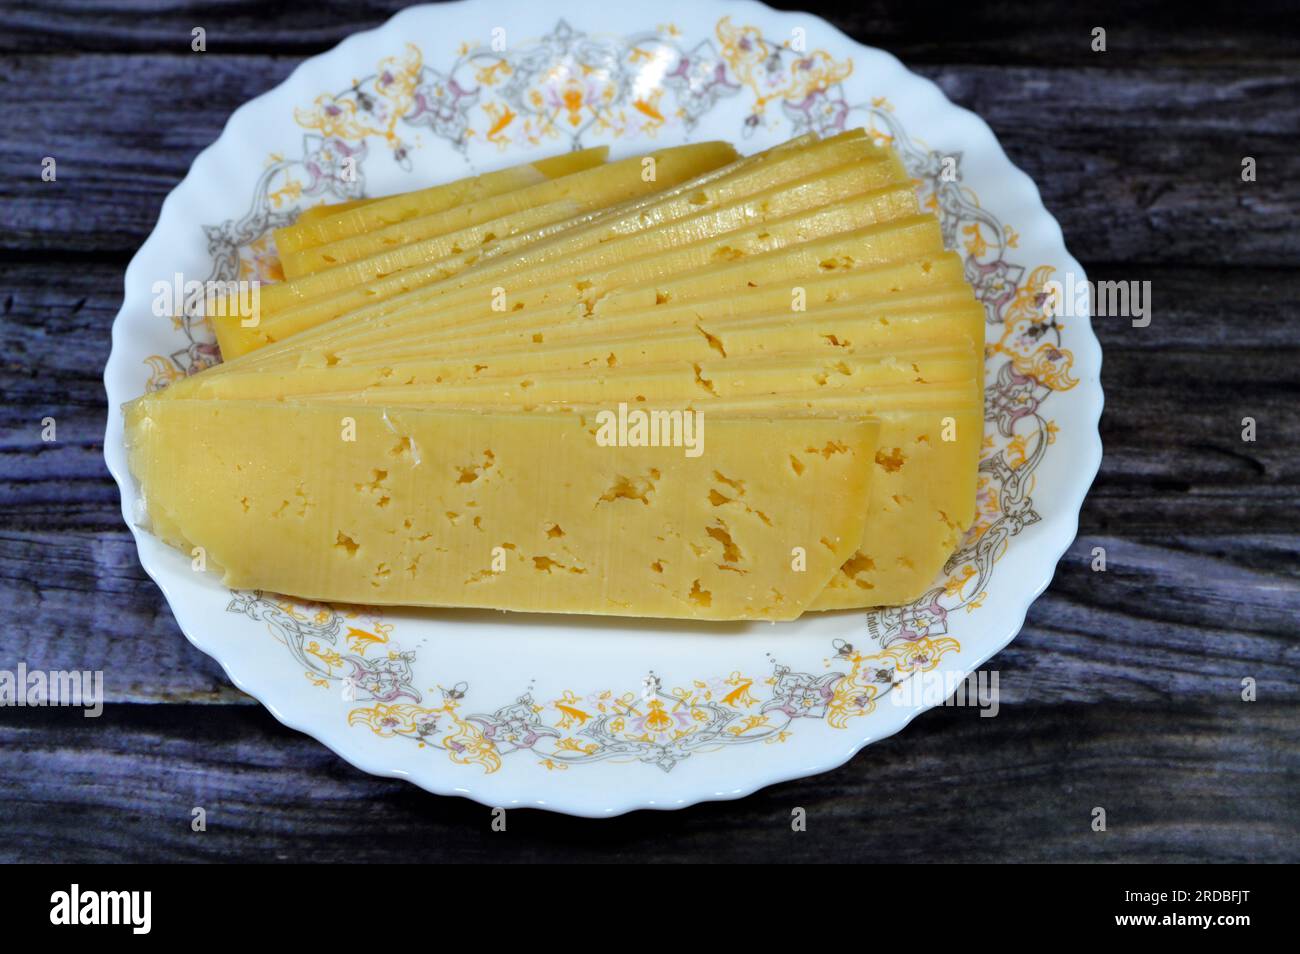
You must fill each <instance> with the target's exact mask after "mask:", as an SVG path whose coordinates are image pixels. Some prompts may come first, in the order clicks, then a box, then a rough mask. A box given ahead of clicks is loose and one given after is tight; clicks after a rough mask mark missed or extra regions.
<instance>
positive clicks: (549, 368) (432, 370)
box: [191, 287, 984, 399]
mask: <svg viewBox="0 0 1300 954" xmlns="http://www.w3.org/2000/svg"><path fill="white" fill-rule="evenodd" d="M983 335H984V309H983V307H982V306H981V305H979V304H978V303H977V302H976V301H975V300H974V299H973V298H972V297H971V294H970V290H969V289H968V288H965V287H963V288H961V289H960V290H957V291H953V292H948V293H946V294H938V295H922V296H915V297H909V298H898V299H894V300H892V301H890V302H888V303H876V304H873V305H869V306H866V305H849V306H840V307H838V308H827V309H824V310H822V311H819V312H817V313H816V314H814V315H791V314H789V313H788V312H785V313H779V314H777V315H775V316H773V315H767V316H761V317H758V318H745V319H728V318H721V319H718V320H716V321H714V320H704V319H702V320H700V321H698V322H696V323H695V324H694V325H693V326H691V327H688V328H679V327H672V328H667V329H663V330H661V331H658V332H652V333H649V334H646V333H644V332H635V331H634V332H630V333H627V334H625V335H621V336H617V335H610V336H599V337H596V338H595V339H593V340H592V341H591V343H590V344H572V343H561V344H559V345H554V346H552V347H549V348H544V349H537V348H534V349H523V350H520V349H515V350H513V351H505V352H501V353H490V352H487V351H483V352H480V353H479V354H478V355H477V356H476V357H469V356H457V355H451V356H448V357H446V358H439V357H437V356H431V357H416V358H412V357H409V356H405V355H403V356H401V357H398V358H397V359H396V360H389V361H375V362H372V363H366V364H359V363H351V364H346V365H336V366H334V367H326V368H300V369H294V370H286V371H276V370H265V369H264V370H257V369H254V370H252V371H247V372H242V373H237V374H225V375H217V376H204V375H200V376H198V377H196V378H195V379H194V382H193V385H192V389H191V396H195V397H202V398H218V397H225V398H266V399H279V398H283V397H285V396H287V395H292V394H311V393H321V392H326V391H331V390H333V391H356V390H362V389H366V388H387V387H390V386H393V385H399V384H401V385H415V384H424V385H434V384H437V385H451V384H464V383H468V382H471V381H479V380H482V379H486V378H499V377H501V376H503V375H511V376H520V375H528V376H544V375H547V374H550V373H556V372H563V371H581V370H585V369H597V370H602V371H603V370H606V369H611V368H619V369H627V368H634V367H641V366H645V365H656V364H661V365H666V364H669V363H671V362H674V361H676V362H716V361H719V360H723V359H727V360H732V359H739V358H744V357H755V356H761V355H772V356H775V355H782V356H785V355H790V354H796V353H798V354H804V355H807V356H808V357H810V358H813V359H816V358H824V357H833V358H835V359H836V360H838V359H839V358H842V357H848V356H865V355H870V354H879V353H882V352H884V351H900V350H903V349H906V348H909V347H916V346H921V345H953V344H959V343H965V344H966V345H967V346H968V347H973V346H974V345H975V344H977V343H978V344H979V345H982V344H983V340H984V339H983Z"/></svg>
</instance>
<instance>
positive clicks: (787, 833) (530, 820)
mask: <svg viewBox="0 0 1300 954" xmlns="http://www.w3.org/2000/svg"><path fill="white" fill-rule="evenodd" d="M1293 717H1294V709H1293V708H1292V707H1291V706H1284V705H1274V704H1268V703H1263V702H1261V703H1255V704H1246V703H1241V702H1228V703H1223V702H1218V701H1212V700H1206V699H1203V698H1201V699H1197V698H1186V697H1183V698H1180V699H1178V700H1176V701H1173V702H1163V703H1160V704H1155V705H1147V706H1143V705H1130V706H1071V705H1063V706H1055V707H1039V706H1026V707H1015V706H1004V707H1003V708H1002V710H1001V712H1000V713H999V715H998V716H997V717H996V718H992V719H981V718H980V717H979V716H978V715H977V714H976V712H975V711H974V710H971V709H940V710H934V711H931V712H929V713H926V714H924V715H922V716H921V717H919V718H918V719H917V720H916V722H914V723H913V724H912V725H911V726H909V727H908V729H907V730H906V731H905V732H904V733H902V734H900V735H897V736H894V737H893V738H890V739H886V740H884V741H882V742H880V743H878V744H876V745H873V746H871V747H869V748H868V749H867V750H866V751H865V752H863V753H860V754H859V755H858V756H857V757H856V758H854V759H853V760H852V761H851V762H850V763H849V764H848V765H846V766H844V767H842V768H840V769H838V770H836V771H834V772H830V773H827V774H823V775H818V776H816V777H814V778H809V779H803V780H800V781H796V782H790V783H787V784H783V785H778V786H775V787H773V788H769V789H766V790H764V791H761V792H759V793H757V794H755V795H753V796H750V797H748V798H746V799H744V800H742V801H740V802H727V803H715V804H706V805H699V806H696V807H694V808H690V809H686V810H683V811H679V812H672V813H658V812H638V813H635V814H632V815H628V816H624V817H622V818H617V819H613V820H608V821H604V822H600V823H598V824H593V823H590V822H583V821H581V820H578V819H567V818H559V817H555V816H552V815H549V814H545V813H540V812H535V811H526V810H520V811H512V812H509V813H508V815H507V829H506V831H505V832H504V833H501V832H496V833H493V832H491V831H490V829H489V824H490V822H491V815H490V813H489V811H488V809H486V808H484V807H482V806H479V805H475V804H473V803H470V802H468V801H466V800H463V799H453V798H436V797H434V796H430V795H427V794H425V793H423V792H421V791H419V790H417V789H415V788H414V787H412V786H409V785H407V784H406V783H402V782H397V781H389V780H382V779H376V778H372V777H369V776H366V775H363V774H362V773H360V772H358V771H356V770H354V769H352V768H350V767H349V766H347V765H346V764H345V763H343V762H342V761H341V760H339V759H338V758H337V757H335V756H334V755H333V754H331V753H330V752H328V751H327V750H326V749H325V748H324V747H323V746H320V745H318V744H316V743H315V742H313V741H311V740H309V739H307V738H306V737H304V736H301V735H299V734H297V733H294V732H292V731H290V730H287V729H284V728H283V727H281V726H279V725H277V724H276V723H274V722H273V721H272V720H271V719H270V717H269V716H268V715H266V714H265V713H262V712H259V711H257V710H255V709H247V708H241V707H232V706H219V707H212V706H205V707H195V706H179V705H178V706H130V707H114V708H110V709H106V710H105V712H104V715H103V717H102V718H100V719H99V720H97V724H96V725H95V726H94V731H88V729H87V726H86V724H85V723H86V720H84V719H82V718H81V716H80V715H79V714H77V713H73V712H68V711H58V710H30V709H28V710H13V709H11V710H2V711H0V778H4V779H6V810H5V811H4V812H3V813H0V857H3V859H4V860H24V861H35V860H40V861H50V860H59V861H72V860H76V861H146V860H150V861H215V860H231V859H236V858H245V859H258V860H268V859H277V860H279V859H283V860H297V861H313V862H318V863H320V862H331V861H346V862H350V863H355V862H358V861H378V860H399V859H402V860H419V861H425V862H436V861H452V860H454V861H456V862H458V863H460V862H465V861H479V860H482V861H506V860H510V861H541V860H599V859H608V860H628V861H631V860H635V861H636V862H638V863H641V864H644V863H647V862H658V861H669V860H680V859H683V858H690V859H692V860H699V859H701V858H707V859H709V860H712V861H758V860H777V861H823V860H846V861H852V860H856V861H876V860H889V861H943V862H964V861H1062V860H1076V861H1121V860H1122V861H1184V862H1206V861H1219V862H1226V861H1233V862H1260V861H1295V860H1296V859H1297V857H1300V836H1297V831H1300V805H1298V803H1297V802H1296V800H1295V798H1294V779H1295V773H1296V771H1297V769H1300V751H1298V748H1297V743H1296V737H1295V733H1294V731H1293V730H1294V718H1293ZM645 770H646V771H655V770H654V769H650V768H646V769H645ZM465 771H466V772H475V771H477V769H472V768H470V769H465ZM538 771H541V769H538ZM864 793H869V794H867V795H866V796H865V797H864ZM195 806H202V807H203V808H205V810H206V811H207V825H208V829H207V831H206V832H203V833H195V832H192V831H191V830H190V818H191V810H192V808H193V807H195ZM1098 806H1100V807H1103V808H1105V809H1106V813H1107V831H1106V832H1104V833H1100V832H1094V831H1092V830H1091V827H1090V823H1091V820H1092V811H1093V809H1094V808H1095V807H1098ZM795 807H802V808H804V809H805V810H806V812H807V814H808V827H807V831H806V832H802V833H798V834H796V833H793V832H792V831H791V828H790V818H791V811H792V809H794V808H795Z"/></svg>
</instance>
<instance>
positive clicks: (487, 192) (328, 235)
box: [275, 146, 609, 255]
mask: <svg viewBox="0 0 1300 954" xmlns="http://www.w3.org/2000/svg"><path fill="white" fill-rule="evenodd" d="M608 155H609V147H608V146H597V147H596V148H594V149H582V150H579V151H577V152H570V153H565V154H564V155H560V156H551V157H549V158H546V159H538V160H535V161H533V162H527V163H523V164H521V165H517V166H510V167H509V168H506V169H501V170H499V171H496V172H486V173H483V174H482V175H478V176H469V177H467V178H464V179H457V180H455V181H454V182H448V183H445V184H443V185H436V186H431V187H430V188H427V189H420V190H418V191H415V192H404V193H402V194H400V195H394V196H388V197H385V198H377V199H360V200H354V201H352V202H344V203H341V204H339V205H333V206H328V205H325V206H316V207H315V208H314V209H308V210H307V211H306V212H304V213H303V214H302V215H300V216H299V217H298V221H297V222H296V223H295V224H293V225H290V226H287V227H286V228H282V229H277V230H276V231H275V246H276V249H277V250H278V251H279V253H280V254H281V255H287V254H291V253H293V252H297V251H300V250H302V249H305V248H312V247H314V246H318V245H324V244H326V243H329V242H333V241H337V240H338V239H342V238H348V237H349V236H353V235H361V234H363V233H365V232H370V231H373V230H375V229H380V228H384V227H385V226H389V225H395V224H397V223H399V222H405V221H408V220H409V219H414V218H418V217H419V216H422V215H436V214H437V213H439V212H444V211H446V210H447V209H450V208H452V207H453V206H457V205H466V204H468V203H471V202H475V201H478V200H480V199H487V198H491V197H492V196H494V195H501V194H502V193H505V192H513V191H515V190H517V189H523V188H527V187H528V186H531V185H536V184H537V183H539V182H545V181H546V180H547V179H558V178H560V177H562V176H567V175H572V174H573V173H575V172H581V171H582V170H584V169H589V168H591V167H592V166H598V165H600V164H601V163H602V162H604V161H605V158H606V156H608ZM363 209H364V211H362V210H363Z"/></svg>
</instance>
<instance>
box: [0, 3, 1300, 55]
mask: <svg viewBox="0 0 1300 954" xmlns="http://www.w3.org/2000/svg"><path fill="white" fill-rule="evenodd" d="M408 5H409V4H408V3H407V0H363V2H343V0H319V2H316V3H312V4H311V5H310V6H306V7H304V6H296V5H289V4H283V3H276V2H271V3H247V2H238V0H228V2H225V3H222V4H220V5H217V6H216V7H214V6H213V5H212V4H210V3H202V2H197V0H179V2H169V3H167V4H165V5H164V4H160V3H158V2H157V0H110V2H97V3H94V4H91V5H87V4H85V3H83V2H79V0H47V2H44V3H42V4H41V5H40V7H39V8H32V7H16V6H9V7H7V8H5V9H3V10H0V52H13V53H32V52H42V53H62V52H67V51H70V50H93V51H102V52H134V53H152V52H163V51H166V50H168V49H172V50H176V49H181V50H183V49H188V47H189V42H190V31H191V30H192V29H193V28H194V27H196V26H203V27H204V28H205V29H206V30H207V31H208V49H209V51H211V52H212V53H214V54H229V53H281V52H286V53H295V54H299V55H305V54H310V53H316V52H320V51H321V50H324V49H328V48H329V47H331V46H333V45H334V44H335V43H337V42H339V41H340V40H342V39H343V38H344V37H347V36H349V35H350V34H352V33H354V32H357V31H359V30H367V29H371V28H372V27H375V26H378V25H379V24H381V23H383V22H384V20H386V19H387V18H388V17H389V16H391V15H392V14H393V13H395V12H397V11H398V10H400V9H401V8H402V7H404V6H408ZM769 5H770V6H774V7H777V8H778V9H782V10H792V11H804V10H808V9H811V8H815V7H818V6H821V5H819V4H815V3H808V2H806V0H775V2H773V3H771V4H769ZM1236 13H1238V11H1236V10H1234V9H1233V8H1231V7H1218V8H1215V7H1208V8H1206V9H1204V10H1200V11H1198V12H1197V16H1195V17H1194V18H1189V17H1188V16H1187V10H1186V7H1185V5H1183V4H1181V3H1178V2H1176V0H1157V2H1152V3H1144V4H1142V5H1141V6H1134V5H1132V4H1125V3H1116V2H1102V3H1093V4H1088V5H1087V6H1086V7H1084V6H1079V5H1074V4H1058V5H1054V6H1052V7H1051V11H1050V13H1048V12H1046V11H1045V10H1041V9H1040V10H1037V11H1035V12H1034V13H1032V14H1030V13H1028V12H1027V11H1026V10H1025V8H1024V7H1022V6H1020V5H1017V4H1006V3H986V4H972V5H970V6H967V7H944V9H943V10H942V13H941V14H937V13H936V11H935V9H934V8H933V7H932V6H931V5H927V4H910V5H902V6H900V5H898V4H893V3H888V2H886V0H868V2H860V3H854V4H851V5H849V4H846V5H842V6H838V7H835V6H828V8H827V9H825V10H822V11H820V14H821V16H823V17H825V18H826V19H827V20H829V21H830V22H831V23H832V24H833V25H835V26H836V27H837V28H839V29H840V30H842V31H844V32H845V33H847V34H849V35H850V36H852V37H853V38H854V39H856V40H858V41H859V42H862V43H867V44H871V45H874V46H880V47H883V48H885V49H888V50H889V51H890V52H892V53H894V54H895V55H896V56H898V57H900V58H901V59H903V61H904V62H917V63H934V62H941V63H982V64H988V65H1005V64H1021V63H1029V64H1036V65H1041V66H1055V65H1060V64H1063V63H1064V64H1068V65H1081V64H1084V63H1087V62H1088V61H1090V60H1094V59H1096V57H1097V56H1098V54H1096V53H1094V52H1093V50H1092V46H1091V44H1092V30H1093V28H1094V27H1097V26H1102V27H1104V28H1105V29H1106V30H1107V48H1108V49H1107V53H1106V54H1104V55H1105V56H1107V58H1109V59H1112V60H1115V61H1117V62H1123V63H1127V64H1135V65H1148V66H1155V65H1164V64H1184V65H1204V64H1207V63H1224V62H1242V61H1244V62H1254V61H1259V60H1263V59H1276V58H1283V57H1285V58H1289V59H1295V58H1296V57H1297V56H1298V55H1300V51H1298V50H1297V44H1296V41H1295V37H1294V29H1293V14H1294V9H1293V8H1292V6H1291V5H1290V4H1288V3H1286V2H1285V0H1265V2H1258V3H1253V4H1251V7H1250V15H1249V16H1247V17H1242V16H1238V15H1234V14H1236ZM652 20H653V17H650V16H648V17H647V21H646V23H647V25H648V26H649V25H653V24H652ZM1171 24H1177V25H1178V29H1170V25H1171ZM574 26H576V27H578V28H581V27H582V24H581V23H580V22H576V23H574ZM811 32H812V34H813V36H812V37H811V38H810V39H811V40H812V41H813V42H815V40H816V27H815V25H814V26H813V28H812V30H811ZM455 39H457V40H459V39H462V37H459V36H457V37H456V38H455ZM463 39H471V38H470V37H464V38H463Z"/></svg>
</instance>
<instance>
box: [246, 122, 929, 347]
mask: <svg viewBox="0 0 1300 954" xmlns="http://www.w3.org/2000/svg"><path fill="white" fill-rule="evenodd" d="M864 160H866V161H864ZM846 163H852V164H853V165H852V167H851V170H850V172H849V174H850V175H852V176H853V177H855V179H856V181H858V182H859V183H860V185H861V187H862V188H864V189H872V188H880V187H884V186H886V185H888V184H890V183H905V182H906V181H907V179H906V175H905V173H904V172H903V171H902V169H901V166H900V165H899V164H898V162H897V160H896V159H895V158H894V157H893V156H892V155H890V154H888V153H883V152H881V151H880V150H878V149H875V148H874V147H873V146H871V144H870V143H869V142H867V141H866V140H865V139H863V138H861V137H857V138H847V137H837V138H836V139H833V140H828V141H826V142H822V143H818V144H815V145H812V146H809V147H808V148H807V149H802V150H791V149H778V150H773V151H771V152H770V153H767V154H763V155H761V156H759V157H753V158H752V159H750V160H745V161H742V162H739V163H736V164H734V167H732V171H730V172H727V173H726V174H725V175H718V174H717V172H716V171H714V172H710V173H705V174H704V175H701V176H697V177H696V178H694V179H692V180H690V181H689V182H687V183H685V184H684V185H681V186H678V187H677V188H671V189H668V190H667V191H666V192H663V193H656V194H655V195H654V196H652V197H651V198H649V199H641V200H636V201H629V202H627V203H624V204H623V205H621V206H618V207H616V208H614V209H611V210H608V211H607V212H606V213H605V214H603V215H599V216H595V217H594V219H593V217H592V216H589V215H583V216H580V217H578V218H577V219H574V220H572V221H569V222H565V223H559V224H557V225H553V226H550V227H544V228H539V229H535V230H534V231H533V232H531V233H526V234H522V235H521V234H516V233H517V232H518V229H517V227H516V226H517V222H518V220H519V217H518V216H516V217H515V219H516V221H506V220H503V219H494V220H491V221H490V222H488V223H486V224H485V225H483V226H481V227H480V229H479V231H482V232H491V234H493V235H495V236H496V237H497V240H495V241H494V242H493V243H492V245H491V246H489V247H482V246H480V245H479V242H478V239H477V236H476V235H462V234H461V233H456V235H454V236H447V237H445V239H444V240H443V241H442V242H438V241H435V240H426V241H423V242H417V243H413V244H411V245H409V246H405V247H403V248H401V249H399V250H397V251H388V252H384V253H381V254H377V255H375V256H373V257H372V258H369V259H365V260H362V261H358V262H354V263H352V264H351V265H349V266H340V267H337V268H331V269H327V270H325V271H323V272H319V273H317V274H315V275H312V276H310V277H309V278H304V279H299V280H297V281H292V282H285V283H281V284H279V285H273V286H270V287H268V288H267V289H266V290H265V292H264V294H263V301H262V313H263V322H262V324H261V325H259V327H258V329H255V330H253V331H249V332H244V333H243V334H242V335H240V334H236V333H232V334H231V335H230V338H231V342H232V343H231V346H230V348H229V349H228V351H229V354H228V357H229V356H235V355H237V354H243V353H245V352H246V351H247V350H251V349H252V348H253V347H259V346H261V345H262V344H265V343H266V342H267V341H277V340H282V339H284V338H285V337H287V336H288V335H290V334H293V333H296V332H298V331H301V330H303V329H305V328H310V327H313V326H315V325H317V324H320V323H322V322H324V321H327V320H330V319H332V318H335V317H338V316H339V315H342V314H344V313H346V312H347V311H348V310H349V309H360V308H363V307H367V306H370V311H369V312H368V313H370V314H374V313H376V309H375V308H374V306H377V305H378V304H379V303H381V302H384V301H387V300H389V299H392V298H394V297H396V296H399V295H406V294H407V293H413V292H415V291H417V290H418V289H420V288H423V287H426V286H428V285H431V284H435V283H437V282H440V281H444V280H446V279H449V278H451V277H453V276H454V275H456V274H457V273H459V272H460V271H462V270H463V269H464V268H466V267H468V266H469V265H471V264H475V263H482V262H484V260H485V259H489V258H492V257H494V256H497V255H501V254H504V253H507V252H514V251H516V250H518V249H520V248H522V247H524V246H530V247H529V248H528V251H527V252H526V254H525V255H522V256H519V257H515V256H513V255H512V256H511V262H510V264H509V266H503V267H499V268H497V269H496V271H495V272H494V271H493V270H492V269H491V267H490V266H488V267H481V268H480V269H479V270H478V271H477V272H476V275H477V276H479V277H480V278H484V277H485V276H489V275H492V274H504V273H506V272H507V271H509V270H513V271H515V272H518V271H519V270H521V269H523V268H524V267H526V266H528V265H540V264H542V263H544V262H547V261H558V260H564V259H568V258H570V257H571V256H573V255H575V254H576V253H578V252H579V251H581V250H583V249H586V248H591V247H592V246H594V245H597V244H600V243H603V242H608V241H613V240H616V239H617V238H619V237H620V236H625V235H631V234H637V233H643V232H646V231H647V230H653V229H655V228H658V227H659V226H662V225H665V224H666V223H669V222H673V221H675V220H677V219H680V218H682V217H685V216H687V215H693V216H695V219H696V222H697V225H696V229H695V232H696V234H699V233H700V232H702V231H708V230H709V229H710V228H712V230H713V231H714V232H718V231H721V230H723V229H722V227H721V226H719V225H716V224H710V223H708V222H706V221H704V220H703V219H702V217H701V214H702V213H703V212H704V211H705V208H706V207H709V206H716V205H726V204H728V203H730V204H731V206H732V207H733V215H734V214H736V213H737V212H739V211H741V210H740V209H739V208H736V205H737V200H739V199H743V198H745V197H752V196H754V195H755V193H759V192H762V191H763V190H765V189H771V188H773V187H774V186H776V185H780V184H783V183H788V182H791V181H793V180H798V179H800V178H801V177H804V178H810V177H812V176H814V175H815V173H816V172H818V171H819V170H828V169H832V168H836V167H838V166H842V165H844V164H846ZM614 168H620V166H619V164H615V167H614ZM673 171H674V170H673V169H671V168H670V169H668V170H666V171H664V170H661V171H660V174H659V175H658V176H657V182H656V185H657V186H663V185H665V184H668V185H671V183H672V181H673V179H674V178H675V176H674V175H673ZM597 172H598V173H599V174H600V175H602V176H606V177H607V178H608V177H610V175H611V170H610V168H608V167H607V168H605V169H601V170H598V171H597ZM595 174H597V173H592V175H595ZM627 174H630V172H629V173H627ZM627 174H624V175H622V176H618V177H613V178H611V179H610V181H611V182H612V183H614V184H615V185H617V184H619V183H620V182H622V181H623V180H625V179H626V177H627ZM578 178H581V177H578ZM635 178H636V180H637V181H638V182H640V181H641V179H640V176H639V175H638V176H636V177H635ZM559 184H561V183H557V184H556V185H559ZM575 195H576V196H582V198H583V199H584V200H585V202H586V203H587V204H588V205H594V204H598V203H597V200H598V199H599V195H598V194H593V193H592V192H591V190H589V189H588V190H585V191H584V190H581V189H570V190H569V197H568V198H566V199H565V200H564V201H566V202H572V201H573V196H575ZM803 202H804V205H805V207H810V206H809V202H810V199H809V198H808V197H805V198H804V200H803ZM756 204H758V205H761V200H759V201H758V202H757V203H756ZM770 214H773V212H772V211H771V210H769V212H768V213H765V215H770ZM540 217H541V216H540V215H539V213H538V212H536V211H534V212H532V218H533V219H539V218H540ZM547 221H551V222H555V221H556V220H555V219H553V218H549V219H547ZM732 227H734V225H733V226H732ZM557 230H558V231H560V232H562V233H563V234H562V235H561V236H559V237H555V238H553V239H552V236H554V234H555V232H556V231H557ZM547 239H552V240H549V241H548V240H547ZM660 241H664V242H670V241H672V238H671V236H665V237H664V238H662V239H661V240H660ZM453 249H458V250H459V251H452V250H453ZM615 254H623V255H626V254H629V253H622V252H616V253H615ZM430 259H432V260H433V261H430ZM413 263H414V264H413ZM381 275H382V276H384V277H382V278H378V277H373V276H381ZM340 292H342V293H343V294H339V293H340ZM411 300H412V299H411V298H410V297H406V298H403V300H402V302H403V303H404V302H409V301H411ZM400 304H401V303H395V304H394V305H393V306H391V307H390V308H389V309H385V310H393V309H395V308H397V307H400ZM379 313H382V311H381V312H379ZM223 353H226V352H225V351H223Z"/></svg>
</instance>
